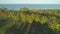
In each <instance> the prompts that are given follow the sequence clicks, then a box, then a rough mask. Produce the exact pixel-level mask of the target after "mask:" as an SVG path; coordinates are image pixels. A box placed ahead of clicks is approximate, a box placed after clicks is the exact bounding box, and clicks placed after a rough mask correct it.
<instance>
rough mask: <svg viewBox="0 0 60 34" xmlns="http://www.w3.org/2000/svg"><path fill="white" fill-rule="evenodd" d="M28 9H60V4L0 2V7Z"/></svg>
mask: <svg viewBox="0 0 60 34" xmlns="http://www.w3.org/2000/svg"><path fill="white" fill-rule="evenodd" d="M24 7H26V8H28V9H60V4H0V8H8V9H15V10H18V9H20V8H24Z"/></svg>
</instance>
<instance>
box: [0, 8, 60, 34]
mask: <svg viewBox="0 0 60 34" xmlns="http://www.w3.org/2000/svg"><path fill="white" fill-rule="evenodd" d="M0 34H60V9H45V10H44V9H40V10H36V9H32V10H29V9H28V8H20V9H19V10H8V9H7V8H0Z"/></svg>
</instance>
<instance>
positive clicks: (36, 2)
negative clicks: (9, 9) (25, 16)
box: [0, 0, 60, 4]
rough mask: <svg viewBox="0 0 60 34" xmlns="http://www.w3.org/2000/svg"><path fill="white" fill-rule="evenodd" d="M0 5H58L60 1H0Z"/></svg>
mask: <svg viewBox="0 0 60 34" xmlns="http://www.w3.org/2000/svg"><path fill="white" fill-rule="evenodd" d="M0 4H60V0H0Z"/></svg>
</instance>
